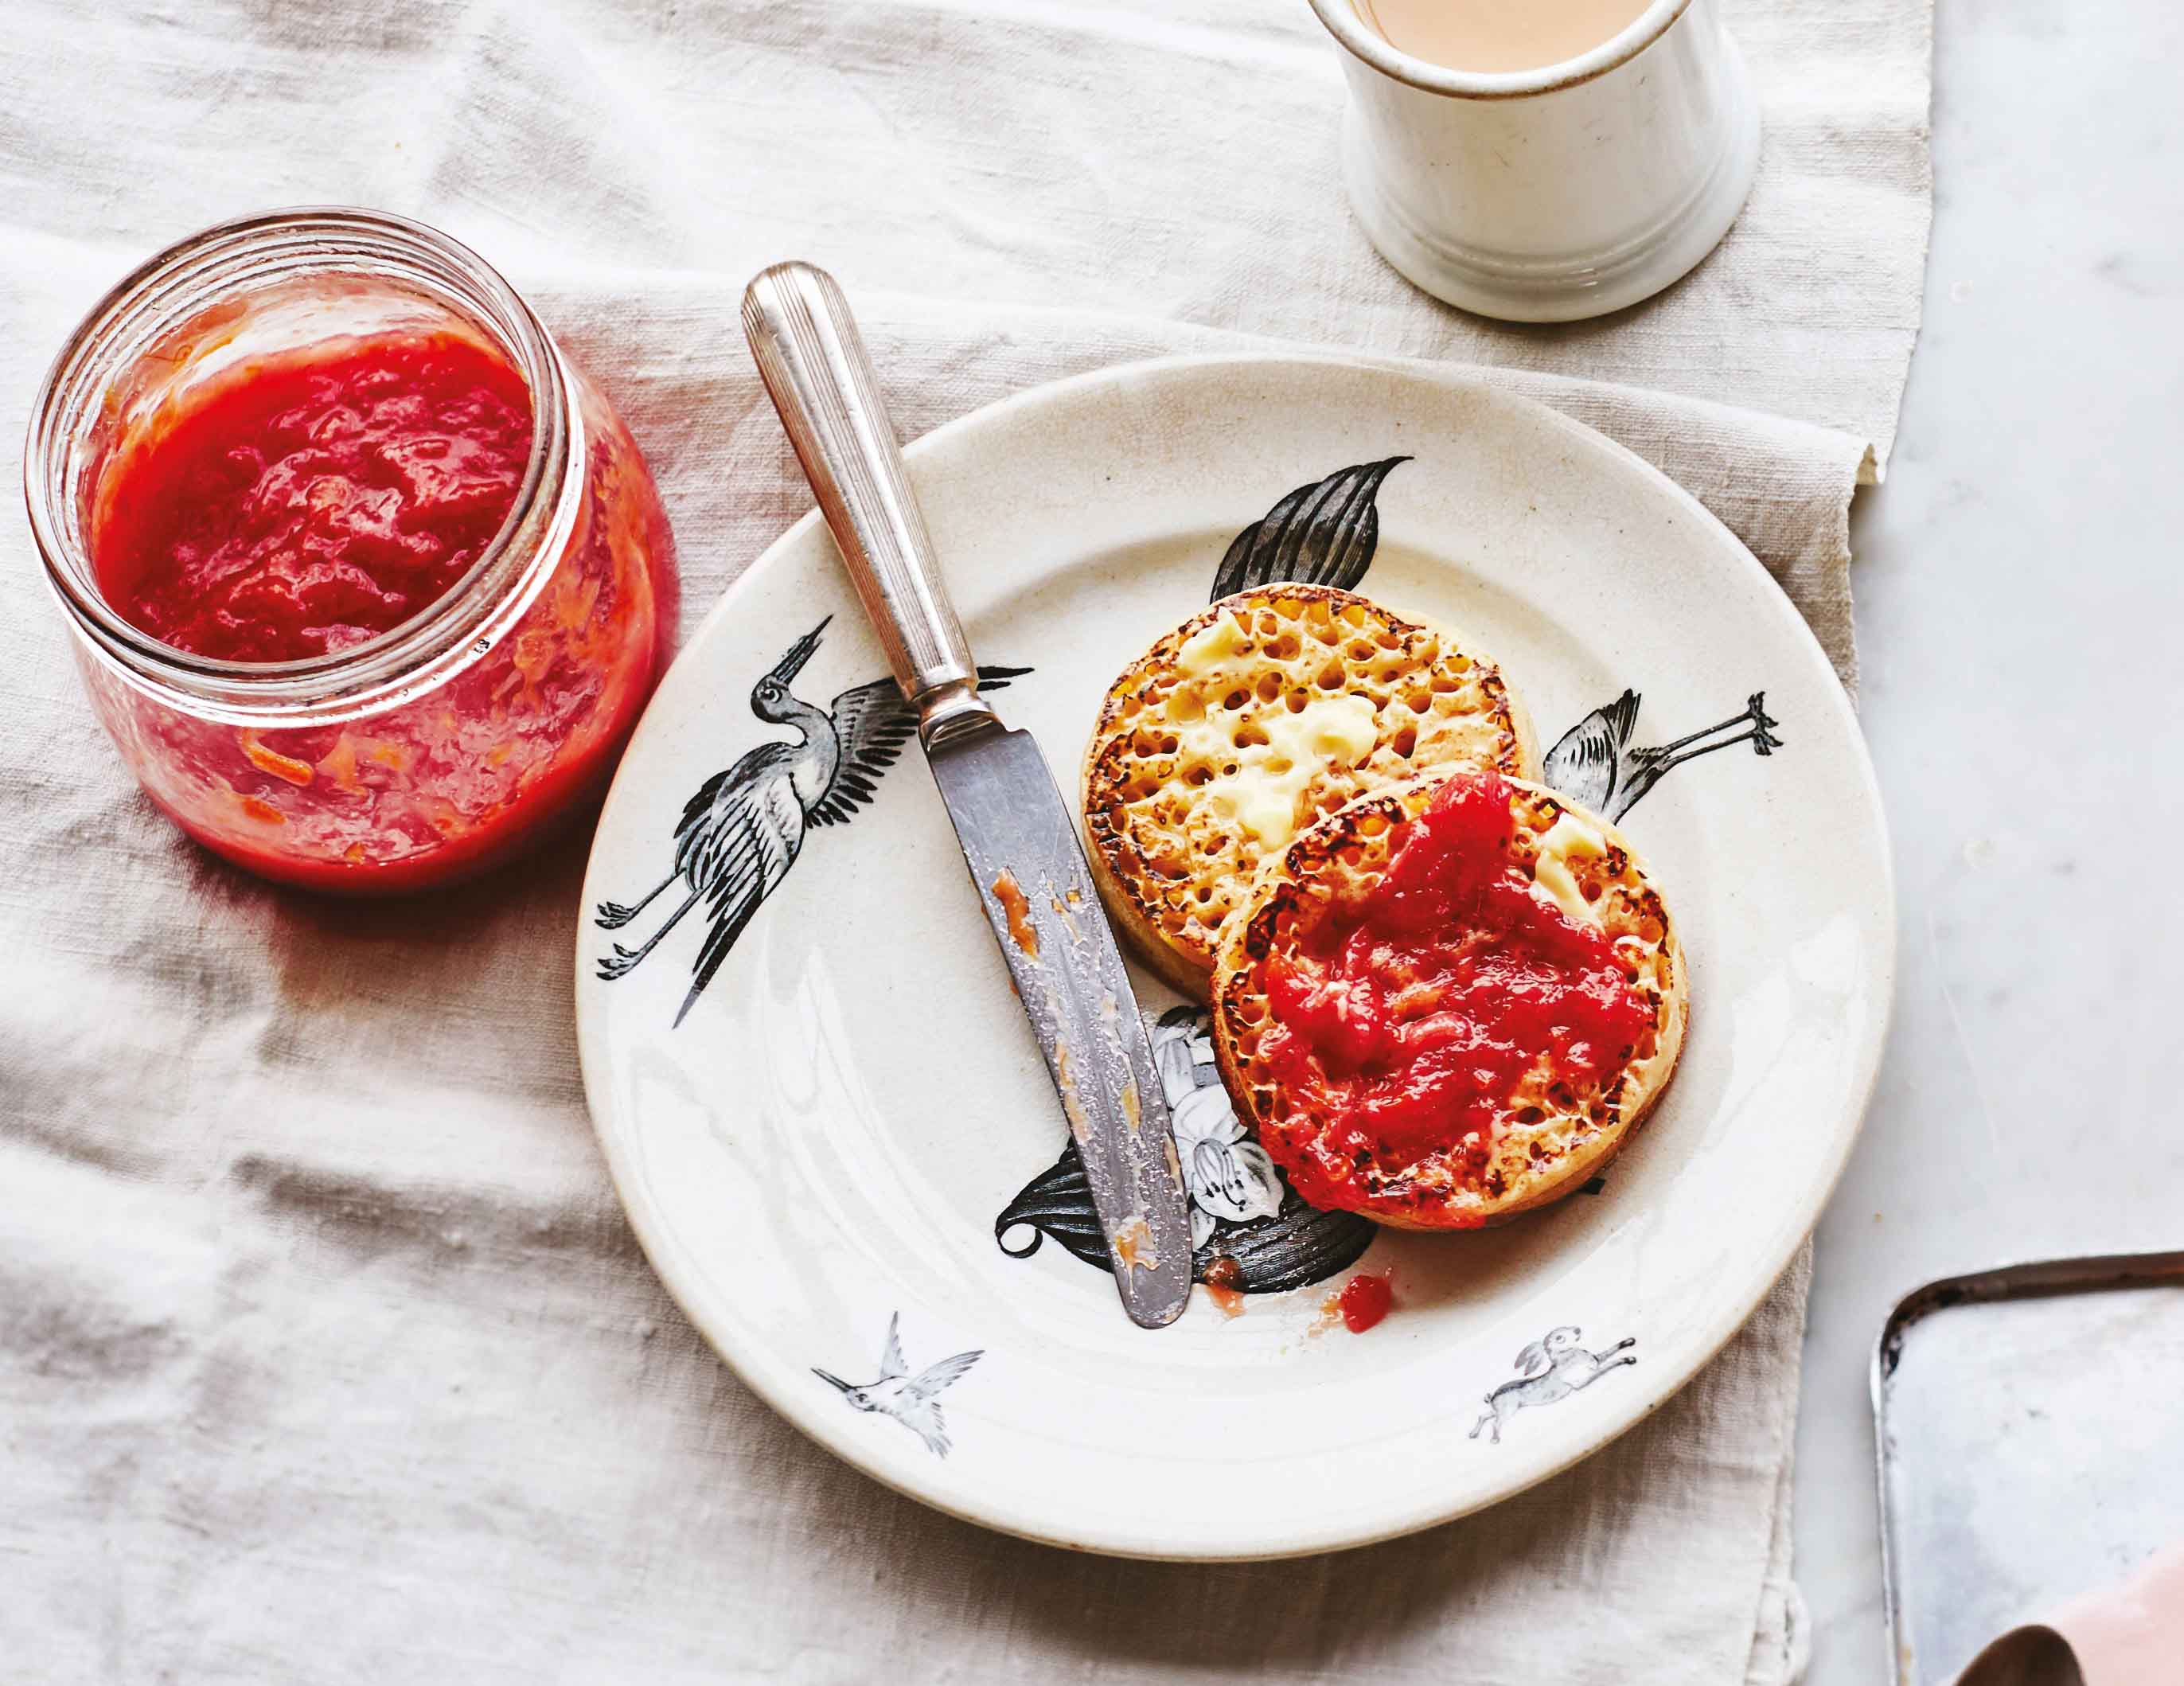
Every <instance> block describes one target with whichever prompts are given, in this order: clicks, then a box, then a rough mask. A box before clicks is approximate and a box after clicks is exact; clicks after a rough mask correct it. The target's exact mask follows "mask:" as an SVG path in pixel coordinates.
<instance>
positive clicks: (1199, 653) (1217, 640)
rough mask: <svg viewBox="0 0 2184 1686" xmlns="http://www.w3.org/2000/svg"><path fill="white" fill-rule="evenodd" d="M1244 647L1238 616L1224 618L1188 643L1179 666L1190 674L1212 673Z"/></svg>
mask: <svg viewBox="0 0 2184 1686" xmlns="http://www.w3.org/2000/svg"><path fill="white" fill-rule="evenodd" d="M1243 647H1244V628H1242V627H1241V626H1240V625H1239V624H1238V623H1237V620H1236V617H1235V616H1234V615H1223V616H1222V617H1219V618H1218V619H1217V620H1216V621H1215V622H1213V623H1212V625H1211V626H1206V627H1201V628H1199V629H1198V630H1197V631H1196V632H1195V633H1193V634H1191V635H1190V637H1189V638H1187V639H1184V641H1183V648H1182V649H1180V650H1177V651H1176V653H1175V665H1176V666H1177V667H1178V668H1180V669H1182V671H1183V672H1184V673H1193V674H1199V673H1212V671H1213V670H1214V669H1215V668H1216V667H1219V666H1220V665H1221V664H1222V663H1223V662H1225V661H1227V660H1228V659H1229V657H1230V656H1234V654H1235V653H1236V652H1237V651H1238V650H1241V649H1242V648H1243Z"/></svg>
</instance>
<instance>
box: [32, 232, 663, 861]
mask: <svg viewBox="0 0 2184 1686" xmlns="http://www.w3.org/2000/svg"><path fill="white" fill-rule="evenodd" d="M410 334H421V335H432V336H441V337H444V336H448V335H455V336H459V337H463V338H465V339H466V340H467V341H468V342H469V343H471V344H473V345H475V346H477V347H480V348H482V349H486V350H487V351H490V352H492V353H493V354H494V355H497V356H499V357H500V358H504V359H505V360H506V362H507V364H508V365H509V366H510V368H512V369H513V370H514V371H515V373H517V374H519V375H520V376H521V378H522V381H523V382H524V384H525V386H526V388H528V390H529V394H530V399H531V415H532V421H531V442H530V454H529V457H528V460H527V461H526V464H525V467H524V472H523V478H522V481H521V485H520V487H519V488H518V489H517V491H516V493H515V502H514V505H513V507H512V508H511V509H510V511H509V513H508V516H507V517H506V519H505V521H504V523H503V524H502V526H501V528H500V530H499V534H498V536H497V537H495V538H494V539H493V540H492V541H491V543H490V544H487V546H486V548H485V549H484V550H483V551H482V554H481V555H479V556H478V557H477V559H476V561H475V562H474V563H473V564H472V565H471V567H470V568H469V570H468V572H466V573H465V574H464V576H463V577H462V578H460V579H459V580H458V581H457V582H456V583H454V585H453V586H452V587H450V588H449V589H448V590H447V591H446V592H445V593H444V595H442V596H440V597H439V598H438V600H437V601H434V602H432V604H431V605H430V606H427V607H426V608H424V609H423V610H421V611H420V612H418V613H417V614H415V615H414V616H412V617H410V618H409V619H408V620H405V621H404V622H401V623H400V624H399V625H397V626H395V627H393V628H391V629H390V630H387V631H386V632H383V633H380V634H377V635H376V636H372V637H370V638H369V639H366V640H365V641H364V642H360V643H357V644H354V645H350V646H349V647H348V648H344V649H340V650H331V651H330V652H329V653H327V654H325V655H319V656H307V657H304V658H302V659H298V660H293V661H282V662H231V661H223V660H217V659H214V658H211V657H208V656H200V655H196V654H192V653H191V652H188V651H186V650H181V649H178V648H176V647H175V646H174V645H169V644H165V643H163V642H161V641H160V640H159V639H157V638H155V637H153V635H152V634H149V633H147V632H145V631H143V630H142V629H141V628H138V627H137V626H136V625H133V624H131V622H130V621H129V620H127V619H125V618H124V617H123V616H122V615H121V614H120V612H118V611H117V609H116V608H115V606H114V604H112V603H111V602H109V600H108V598H107V595H106V594H105V592H104V590H103V588H102V585H101V577H100V573H99V570H98V567H97V538H98V532H97V527H98V522H99V520H100V516H101V511H102V500H108V501H109V505H110V500H112V499H113V498H114V494H115V492H116V481H117V475H118V474H120V473H125V468H118V467H117V465H125V464H126V462H127V461H129V460H130V458H131V455H133V454H135V453H136V452H137V451H138V450H139V449H141V448H142V445H143V444H144V442H145V441H146V440H147V439H148V438H153V437H155V436H156V435H157V434H158V433H159V431H160V430H161V429H162V428H163V427H171V426H172V425H174V422H175V418H176V417H179V416H186V415H187V414H188V413H190V410H191V407H192V404H193V403H202V402H204V401H206V394H211V393H215V392H221V391H227V392H232V391H234V390H236V389H237V386H238V383H240V382H248V380H249V378H250V377H251V373H252V371H253V368H263V367H266V366H270V364H269V361H268V360H280V359H282V358H292V357H295V356H297V355H309V353H310V352H311V349H312V348H314V347H316V346H321V345H325V344H330V343H343V342H346V341H347V340H348V339H349V338H351V337H354V338H356V339H357V341H358V342H359V343H368V342H370V341H371V340H372V339H374V338H376V337H382V336H404V335H410ZM518 438H520V435H519V436H518ZM24 492H25V500H26V502H27V504H28V506H29V511H30V518H31V530H32V532H33V533H34V535H35V537H36V541H37V544H38V548H39V550H40V551H41V553H42V555H43V557H44V561H45V566H46V572H47V579H48V581H49V583H51V584H52V586H53V590H54V593H55V595H57V596H58V598H59V600H60V602H61V605H62V607H63V608H64V610H65V611H66V612H67V614H68V616H69V618H70V623H71V625H72V627H73V628H74V631H75V655H76V660H77V665H78V667H79V669H80V671H81V674H82V676H83V681H84V685H85V688H86V690H87V691H88V692H89V694H90V697H91V701H92V707H93V708H94V709H95V710H96V711H97V714H98V717H99V719H100V720H101V722H102V723H103V724H104V725H105V727H106V729H107V731H108V732H109V734H111V736H112V737H113V739H114V743H115V744H116V745H118V746H119V748H120V751H121V756H122V759H123V760H124V761H125V762H127V763H128V766H129V768H130V770H131V772H132V773H134V774H135V775H136V779H137V780H138V782H139V783H141V784H142V785H143V787H144V790H145V791H146V793H147V794H148V796H150V797H151V798H152V800H153V801H154V802H156V803H157V804H158V805H159V807H161V808H162V809H164V811H165V812H167V813H168V814H169V815H170V817H172V818H173V819H174V820H175V823H176V824H178V825H180V826H181V828H182V829H183V830H185V831H187V833H188V834H189V835H191V836H192V837H194V838H196V839H197V840H198V841H199V842H201V843H203V844H204V845H205V846H207V847H209V848H210V849H213V850H214V851H217V852H219V853H220V854H221V855H224V856H226V857H227V858H228V859H230V860H231V861H233V862H235V863H237V864H238V865H240V866H242V867H244V868H248V870H250V871H252V872H254V873H259V874H263V875H264V876H265V877H268V878H272V879H281V880H282V881H284V882H287V883H292V884H298V885H309V886H311V887H313V888H316V889H322V890H345V891H358V892H370V891H391V890H414V889H420V888H423V887H425V886H427V885H436V884H440V883H443V882H445V881H447V880H448V879H452V878H454V877H458V876H460V875H463V874H468V873H471V872H475V871H477V870H480V869H482V868H486V867H487V866H490V865H492V864H493V863H496V862H498V861H499V860H502V859H504V858H505V857H507V856H508V855H509V854H510V853H511V852H512V851H514V850H515V849H516V848H517V847H518V846H520V845H521V844H522V843H524V842H526V841H527V840H531V839H532V838H533V837H534V836H536V835H538V832H539V831H540V829H542V828H543V827H545V826H548V825H549V824H550V823H552V822H553V821H554V820H555V819H556V818H560V817H561V816H563V815H565V814H566V813H567V812H569V811H570V810H571V808H572V807H577V805H579V804H581V803H582V801H584V800H585V799H586V798H587V797H588V796H590V795H592V794H593V792H595V791H596V790H598V789H599V788H600V787H601V786H602V785H603V784H604V779H605V776H606V774H607V773H608V772H609V770H610V768H611V766H612V764H613V762H614V759H615V756H616V752H617V751H618V750H619V749H620V747H621V744H622V742H623V740H625V739H626V738H627V735H628V734H629V732H630V730H631V729H632V727H633V726H634V725H635V724H636V722H637V717H638V712H639V711H640V710H641V708H642V707H643V702H644V700H645V698H646V696H647V695H649V692H650V690H651V688H652V685H653V683H654V681H655V679H656V678H658V676H659V672H660V667H661V665H662V663H663V662H665V660H666V656H667V653H668V651H669V650H670V648H671V644H672V639H673V617H674V611H675V600H676V584H675V564H674V544H673V540H672V539H671V536H670V534H669V532H668V527H667V518H666V513H665V511H663V510H662V509H661V507H660V496H659V493H658V491H657V489H656V488H655V487H654V485H653V483H652V477H651V475H650V474H649V472H647V470H646V468H645V466H644V460H643V456H642V455H640V454H639V453H638V448H637V443H636V441H635V440H634V439H632V438H631V437H630V434H629V431H628V429H627V427H624V426H623V425H622V422H621V418H620V417H619V416H616V414H615V412H614V410H613V408H612V407H611V406H610V405H609V404H608V403H607V401H606V400H605V399H604V398H603V397H601V396H600V394H599V392H598V390H597V389H596V388H594V387H593V385H592V384H591V382H589V381H588V380H587V379H586V378H585V377H584V376H583V375H582V373H581V372H580V371H577V369H576V368H575V367H574V366H571V364H570V363H569V362H568V361H567V360H566V359H565V358H564V357H563V356H562V355H561V353H560V349H558V348H557V347H556V346H555V345H554V341H553V339H552V338H551V337H550V336H549V334H548V333H547V332H546V330H545V328H544V327H543V326H542V325H541V324H540V322H539V321H538V317H537V316H536V315H533V314H532V310H531V309H530V307H529V306H528V305H527V304H525V303H524V302H523V300H522V299H521V298H519V297H518V296H517V295H516V293H515V291H514V290H513V289H512V288H510V286H509V285H508V283H507V282H505V281H504V280H503V279H502V278H501V277H500V276H499V275H498V274H496V273H495V272H494V271H493V270H492V269H491V268H490V267H489V266H488V265H487V264H486V263H485V262H484V261H483V260H482V259H480V258H479V257H478V256H477V255H476V254H475V253H473V252H471V251H470V250H469V249H468V248H465V247H464V246H462V245H460V244H459V243H456V242H455V241H454V240H451V239H449V238H448V237H446V236H445V235H443V234H440V233H437V232H434V231H433V230H432V229H429V228H426V227H424V226H421V225H419V224H416V223H414V222H409V221H404V220H403V219H401V218H398V217H393V216H387V215H380V214H378V213H376V212H369V211H361V210H353V209H302V210H287V211H277V212H273V213H270V214H268V215H263V216H257V217H251V218H248V219H245V220H242V221H236V222H231V223H226V224H222V225H221V226H218V227H216V228H212V229H209V230H207V231H206V232H203V233H202V234H199V235H197V236H195V237H192V238H191V239H188V240H185V241H183V242H182V243H180V244H179V245H176V246H174V247H171V248H169V249H168V250H167V251H164V252H163V253H161V254H159V256H158V257H156V258H153V260H151V261H150V262H149V263H148V264H146V265H144V266H143V267H142V269H140V270H138V271H136V273H135V274H134V275H132V276H130V277H129V278H128V279H127V280H125V281H124V282H121V284H120V286H118V287H116V288H114V291H113V292H112V293H109V294H108V295H107V297H106V298H105V299H103V300H102V301H101V302H100V303H99V304H98V305H97V308H96V309H94V310H92V313H91V314H90V315H89V316H88V317H86V319H85V321H84V322H83V323H82V325H81V327H78V328H77V330H76V331H75V334H74V336H73V337H72V338H70V341H69V343H68V344H67V345H66V347H64V349H63V350H62V352H61V354H60V356H59V357H58V359H57V360H55V362H54V364H53V368H52V370H51V371H49V373H48V374H47V377H46V382H45V385H44V387H43V388H42V390H41V391H40V393H39V395H38V400H37V405H36V410H35V413H34V416H33V419H32V422H31V431H30V437H29V443H28V445H27V449H26V451H25V461H24Z"/></svg>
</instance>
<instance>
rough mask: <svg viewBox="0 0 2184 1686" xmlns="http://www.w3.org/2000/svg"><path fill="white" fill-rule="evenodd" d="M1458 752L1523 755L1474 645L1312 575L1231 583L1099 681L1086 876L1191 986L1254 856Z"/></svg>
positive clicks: (1502, 694) (1089, 758)
mask: <svg viewBox="0 0 2184 1686" xmlns="http://www.w3.org/2000/svg"><path fill="white" fill-rule="evenodd" d="M1459 765H1461V766H1484V767H1490V768H1495V769H1496V770H1497V771H1499V772H1502V773H1508V774H1512V775H1514V776H1518V777H1529V776H1533V775H1535V773H1536V771H1537V768H1538V756H1537V755H1536V753H1535V750H1534V746H1533V740H1532V734H1531V727H1530V723H1529V721H1528V720H1527V719H1526V717H1525V716H1524V710H1523V708H1522V706H1520V705H1519V704H1518V701H1517V700H1516V698H1515V696H1514V695H1513V693H1512V692H1511V690H1510V689H1509V687H1508V686H1507V684H1505V683H1504V682H1503V680H1502V673H1501V671H1500V669H1499V668H1497V667H1496V666H1495V664H1494V663H1493V662H1491V661H1490V660H1488V659H1487V658H1486V657H1485V656H1483V655H1482V654H1481V653H1480V652H1479V650H1478V648H1477V647H1476V646H1475V645H1472V644H1471V643H1470V642H1469V641H1468V640H1467V639H1461V638H1459V637H1458V636H1457V635H1456V634H1451V633H1450V632H1448V631H1446V630H1444V629H1442V628H1437V627H1432V626H1429V625H1426V624H1424V623H1423V622H1418V621H1414V620H1410V619H1407V618H1405V617H1402V616H1400V615H1397V614H1395V613H1393V612H1392V611H1390V610H1387V609H1385V608H1383V607H1382V606H1380V605H1379V604H1377V603H1374V602H1373V601H1371V600H1369V599H1367V598H1363V597H1360V596H1357V595H1355V594H1353V593H1351V592H1347V591H1338V590H1335V589H1333V588H1331V587H1328V586H1318V585H1296V584H1275V585H1267V586H1262V587H1258V588H1256V589H1252V590H1250V591H1244V592H1240V593H1238V594H1237V595H1235V596H1233V597H1224V598H1223V599H1222V600H1220V601H1219V602H1217V603H1215V604H1213V605H1212V606H1211V607H1209V608H1207V609H1206V610H1205V611H1202V612H1201V613H1200V614H1197V615H1195V616H1193V617H1191V618H1190V620H1188V621H1185V622H1184V623H1183V624H1182V625H1181V626H1179V627H1178V628H1175V629H1174V630H1173V632H1170V633H1168V634H1167V635H1165V636H1164V637H1162V639H1160V640H1159V641H1158V642H1157V643H1156V644H1155V645H1153V646H1152V648H1151V650H1147V651H1146V652H1145V655H1144V656H1140V657H1139V659H1138V660H1137V661H1135V662H1132V663H1131V664H1130V666H1129V667H1128V668H1126V669H1125V670H1124V671H1123V675H1122V677H1121V678H1118V679H1117V680H1116V681H1115V683H1114V684H1113V685H1112V687H1110V688H1109V689H1108V692H1107V695H1106V700H1105V701H1103V702H1102V704H1101V705H1100V717H1099V721H1098V723H1097V724H1096V725H1095V728H1094V729H1093V733H1092V740H1091V742H1090V744H1089V745H1088V746H1087V747H1086V749H1085V752H1084V822H1085V829H1086V832H1087V834H1088V835H1089V838H1090V840H1091V850H1090V855H1091V861H1092V873H1093V879H1094V881H1095V883H1096V884H1097V885H1099V887H1100V897H1101V899H1102V900H1103V901H1104V902H1106V906H1107V911H1108V914H1109V916H1110V917H1111V918H1112V919H1113V920H1114V922H1115V924H1116V925H1117V928H1118V929H1119V930H1122V931H1123V933H1124V934H1125V935H1127V936H1128V939H1129V940H1130V941H1131V942H1132V944H1133V945H1134V946H1135V947H1136V948H1137V949H1138V950H1139V952H1140V953H1141V954H1142V955H1143V956H1144V957H1145V960H1146V961H1147V963H1149V964H1151V967H1152V968H1153V969H1154V970H1155V971H1156V972H1158V973H1159V974H1160V975H1161V976H1162V978H1163V979H1165V980H1167V982H1168V983H1170V984H1172V985H1174V986H1175V987H1176V988H1177V989H1179V990H1181V991H1184V993H1185V994H1188V995H1192V996H1196V997H1201V998H1202V997H1204V996H1205V994H1206V989H1207V986H1208V984H1209V982H1210V980H1211V977H1212V969H1213V959H1214V955H1215V953H1216V952H1217V950H1218V948H1219V946H1220V942H1221V936H1222V933H1223V930H1224V928H1225V927H1226V925H1227V924H1228V921H1229V918H1230V915H1231V914H1232V913H1233V912H1234V909H1235V907H1237V905H1238V904H1239V903H1240V902H1241V901H1242V900H1243V899H1244V897H1245V895H1246V894H1247V893H1248V891H1249V889H1250V885H1251V879H1252V877H1253V875H1254V874H1256V872H1257V871H1258V868H1259V866H1260V863H1262V861H1264V860H1265V859H1266V858H1267V857H1269V856H1272V855H1273V854H1275V853H1277V852H1278V851H1279V850H1280V849H1281V848H1282V847H1283V846H1284V845H1285V844H1287V843H1288V842H1289V841H1290V839H1291V838H1292V837H1294V836H1295V835H1296V834H1297V833H1298V832H1300V831H1301V830H1303V829H1305V828H1306V827H1307V826H1309V825H1311V824H1312V823H1313V822H1314V821H1316V820H1317V819H1318V818H1321V817H1322V816H1323V815H1326V814H1329V813H1332V812H1334V811H1335V810H1336V809H1337V808H1339V807H1342V806H1343V804H1345V803H1346V802H1348V801H1351V800H1352V799H1353V798H1355V797H1357V796H1362V795H1364V794H1366V793H1368V792H1369V791H1373V790H1382V789H1385V787H1387V786H1388V785H1390V784H1397V783H1400V782H1401V781H1403V780H1405V779H1411V778H1414V777H1416V776H1417V775H1418V774H1419V773H1424V772H1425V771H1426V770H1428V769H1429V768H1437V767H1453V766H1459Z"/></svg>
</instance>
